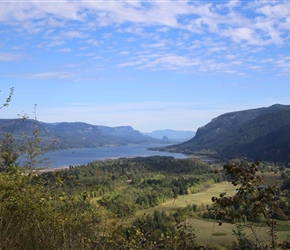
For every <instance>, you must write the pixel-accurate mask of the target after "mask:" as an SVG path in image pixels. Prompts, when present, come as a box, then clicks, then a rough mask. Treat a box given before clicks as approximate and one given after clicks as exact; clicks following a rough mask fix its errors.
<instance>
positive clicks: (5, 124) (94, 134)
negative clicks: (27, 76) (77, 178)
mask: <svg viewBox="0 0 290 250" xmlns="http://www.w3.org/2000/svg"><path fill="white" fill-rule="evenodd" d="M35 124H37V127H38V129H39V134H40V137H41V139H42V141H43V144H48V143H50V142H52V141H53V140H54V139H55V138H56V142H55V144H54V149H69V148H85V147H86V148H90V147H103V146H122V145H129V144H153V143H154V144H155V143H162V141H161V140H158V139H156V138H152V137H149V136H146V135H143V134H142V133H141V132H139V131H138V130H134V129H133V128H132V127H131V126H119V127H107V126H99V125H91V124H88V123H83V122H73V123H71V122H60V123H44V122H35V121H34V120H31V119H28V120H25V121H24V122H23V121H21V119H0V136H1V134H3V133H4V132H8V133H13V134H14V135H15V137H16V138H17V139H18V140H20V139H21V137H22V133H23V132H24V133H26V134H28V135H29V136H31V135H32V131H33V128H34V127H35Z"/></svg>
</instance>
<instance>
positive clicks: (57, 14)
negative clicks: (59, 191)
mask: <svg viewBox="0 0 290 250" xmlns="http://www.w3.org/2000/svg"><path fill="white" fill-rule="evenodd" d="M10 87H14V88H15V92H14V95H13V100H12V102H11V104H10V106H9V107H8V108H4V109H1V110H0V113H1V115H0V117H2V118H16V117H17V115H18V114H28V115H30V116H32V112H33V107H34V104H37V118H38V119H39V120H40V121H44V122H60V121H68V122H75V121H83V122H87V123H91V124H96V125H107V126H121V125H131V126H132V127H133V128H135V129H137V130H140V131H142V132H150V131H153V130H156V129H165V128H170V129H176V130H193V131H195V130H196V129H197V128H198V127H200V126H203V125H205V124H206V123H208V122H209V121H210V120H211V119H212V118H214V117H216V116H218V115H220V114H222V113H225V112H230V111H236V110H243V109H250V108H258V107H265V106H270V105H272V104H275V103H280V104H290V2H289V1H275V0H274V1H262V0H259V1H252V0H247V1H239V0H235V1H223V0H221V1H202V0H196V1H183V0H182V1H170V0H161V1H160V0H159V1H155V0H150V1H137V0H131V1H125V0H124V1H119V0H108V1H101V0H91V1H81V0H75V1H69V0H63V1H50V0H46V1H41V0H39V1H25V0H22V1H13V0H10V1H3V0H0V90H1V92H0V100H3V101H4V100H5V98H6V96H7V95H8V93H9V89H10Z"/></svg>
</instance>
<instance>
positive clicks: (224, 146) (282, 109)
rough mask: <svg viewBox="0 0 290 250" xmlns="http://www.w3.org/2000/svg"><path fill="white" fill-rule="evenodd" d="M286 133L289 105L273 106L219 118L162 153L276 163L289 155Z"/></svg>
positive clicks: (288, 138) (289, 119)
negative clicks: (204, 154) (212, 154)
mask: <svg viewBox="0 0 290 250" xmlns="http://www.w3.org/2000/svg"><path fill="white" fill-rule="evenodd" d="M289 129H290V105H280V104H276V105H273V106H270V107H267V108H257V109H251V110H243V111H236V112H230V113H226V114H223V115H220V116H218V117H216V118H214V119H213V120H212V121H211V122H210V123H208V124H206V125H205V126H203V127H201V128H199V129H198V130H197V132H196V135H195V137H194V138H192V139H191V140H188V141H186V142H184V143H181V144H177V145H173V146H170V147H166V148H165V150H169V151H174V152H183V153H187V154H192V153H201V152H204V153H205V152H211V153H214V154H216V156H219V157H221V158H234V157H250V158H262V157H263V156H264V158H267V160H275V161H276V160H277V159H278V158H279V157H281V158H283V159H287V157H286V156H285V155H284V154H286V151H287V150H288V152H290V147H289V142H290V136H289ZM282 145H283V147H282ZM285 147H286V148H285ZM269 152H272V153H271V154H269ZM274 152H276V153H274Z"/></svg>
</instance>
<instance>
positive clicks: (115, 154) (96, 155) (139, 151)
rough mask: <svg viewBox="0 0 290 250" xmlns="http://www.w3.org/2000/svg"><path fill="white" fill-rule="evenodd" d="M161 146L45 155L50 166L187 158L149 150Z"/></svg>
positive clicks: (77, 150) (98, 149)
mask: <svg viewBox="0 0 290 250" xmlns="http://www.w3.org/2000/svg"><path fill="white" fill-rule="evenodd" d="M160 146H161V145H135V146H122V147H102V148H83V149H74V150H72V149H70V150H61V151H56V152H48V153H46V154H45V157H48V158H49V162H50V166H49V167H61V166H69V165H73V166H76V165H81V164H87V163H89V162H92V161H94V160H106V159H111V158H119V157H138V156H154V155H160V156H173V157H174V158H186V156H185V155H183V154H178V153H168V152H160V151H150V150H147V148H151V147H160ZM162 146H163V145H162ZM164 146H165V145H164Z"/></svg>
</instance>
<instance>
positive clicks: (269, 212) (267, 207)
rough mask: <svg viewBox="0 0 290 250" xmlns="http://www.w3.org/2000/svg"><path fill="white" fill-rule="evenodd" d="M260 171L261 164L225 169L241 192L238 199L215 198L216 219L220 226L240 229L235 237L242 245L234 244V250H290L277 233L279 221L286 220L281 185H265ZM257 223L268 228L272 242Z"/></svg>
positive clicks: (237, 194) (243, 164)
mask: <svg viewBox="0 0 290 250" xmlns="http://www.w3.org/2000/svg"><path fill="white" fill-rule="evenodd" d="M258 168H259V162H256V163H253V164H249V163H247V162H243V163H241V164H239V165H236V164H226V165H225V166H224V173H225V175H228V176H229V179H230V181H231V183H232V184H233V185H234V186H236V187H237V189H236V194H235V195H234V196H227V195H226V193H221V194H220V196H219V197H212V201H213V202H214V203H215V204H214V208H215V213H216V218H217V219H219V220H220V221H219V225H222V222H221V220H226V221H229V222H231V223H235V224H236V225H237V230H234V233H235V234H236V236H237V238H238V242H237V243H234V249H289V246H290V245H289V242H288V241H286V242H284V243H283V244H282V243H280V242H279V240H278V237H277V234H276V232H275V227H276V225H277V218H285V217H284V213H283V211H282V209H281V204H280V203H281V199H280V188H279V185H278V183H277V184H276V185H274V186H265V185H263V177H262V176H261V175H257V172H258ZM257 222H264V223H265V224H266V225H267V227H268V232H269V234H270V240H266V239H264V238H263V237H261V235H260V234H259V232H258V230H257V227H256V226H255V225H257V224H256V223H257ZM245 228H249V229H250V231H251V233H252V236H251V237H246V235H245V233H244V229H245Z"/></svg>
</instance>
